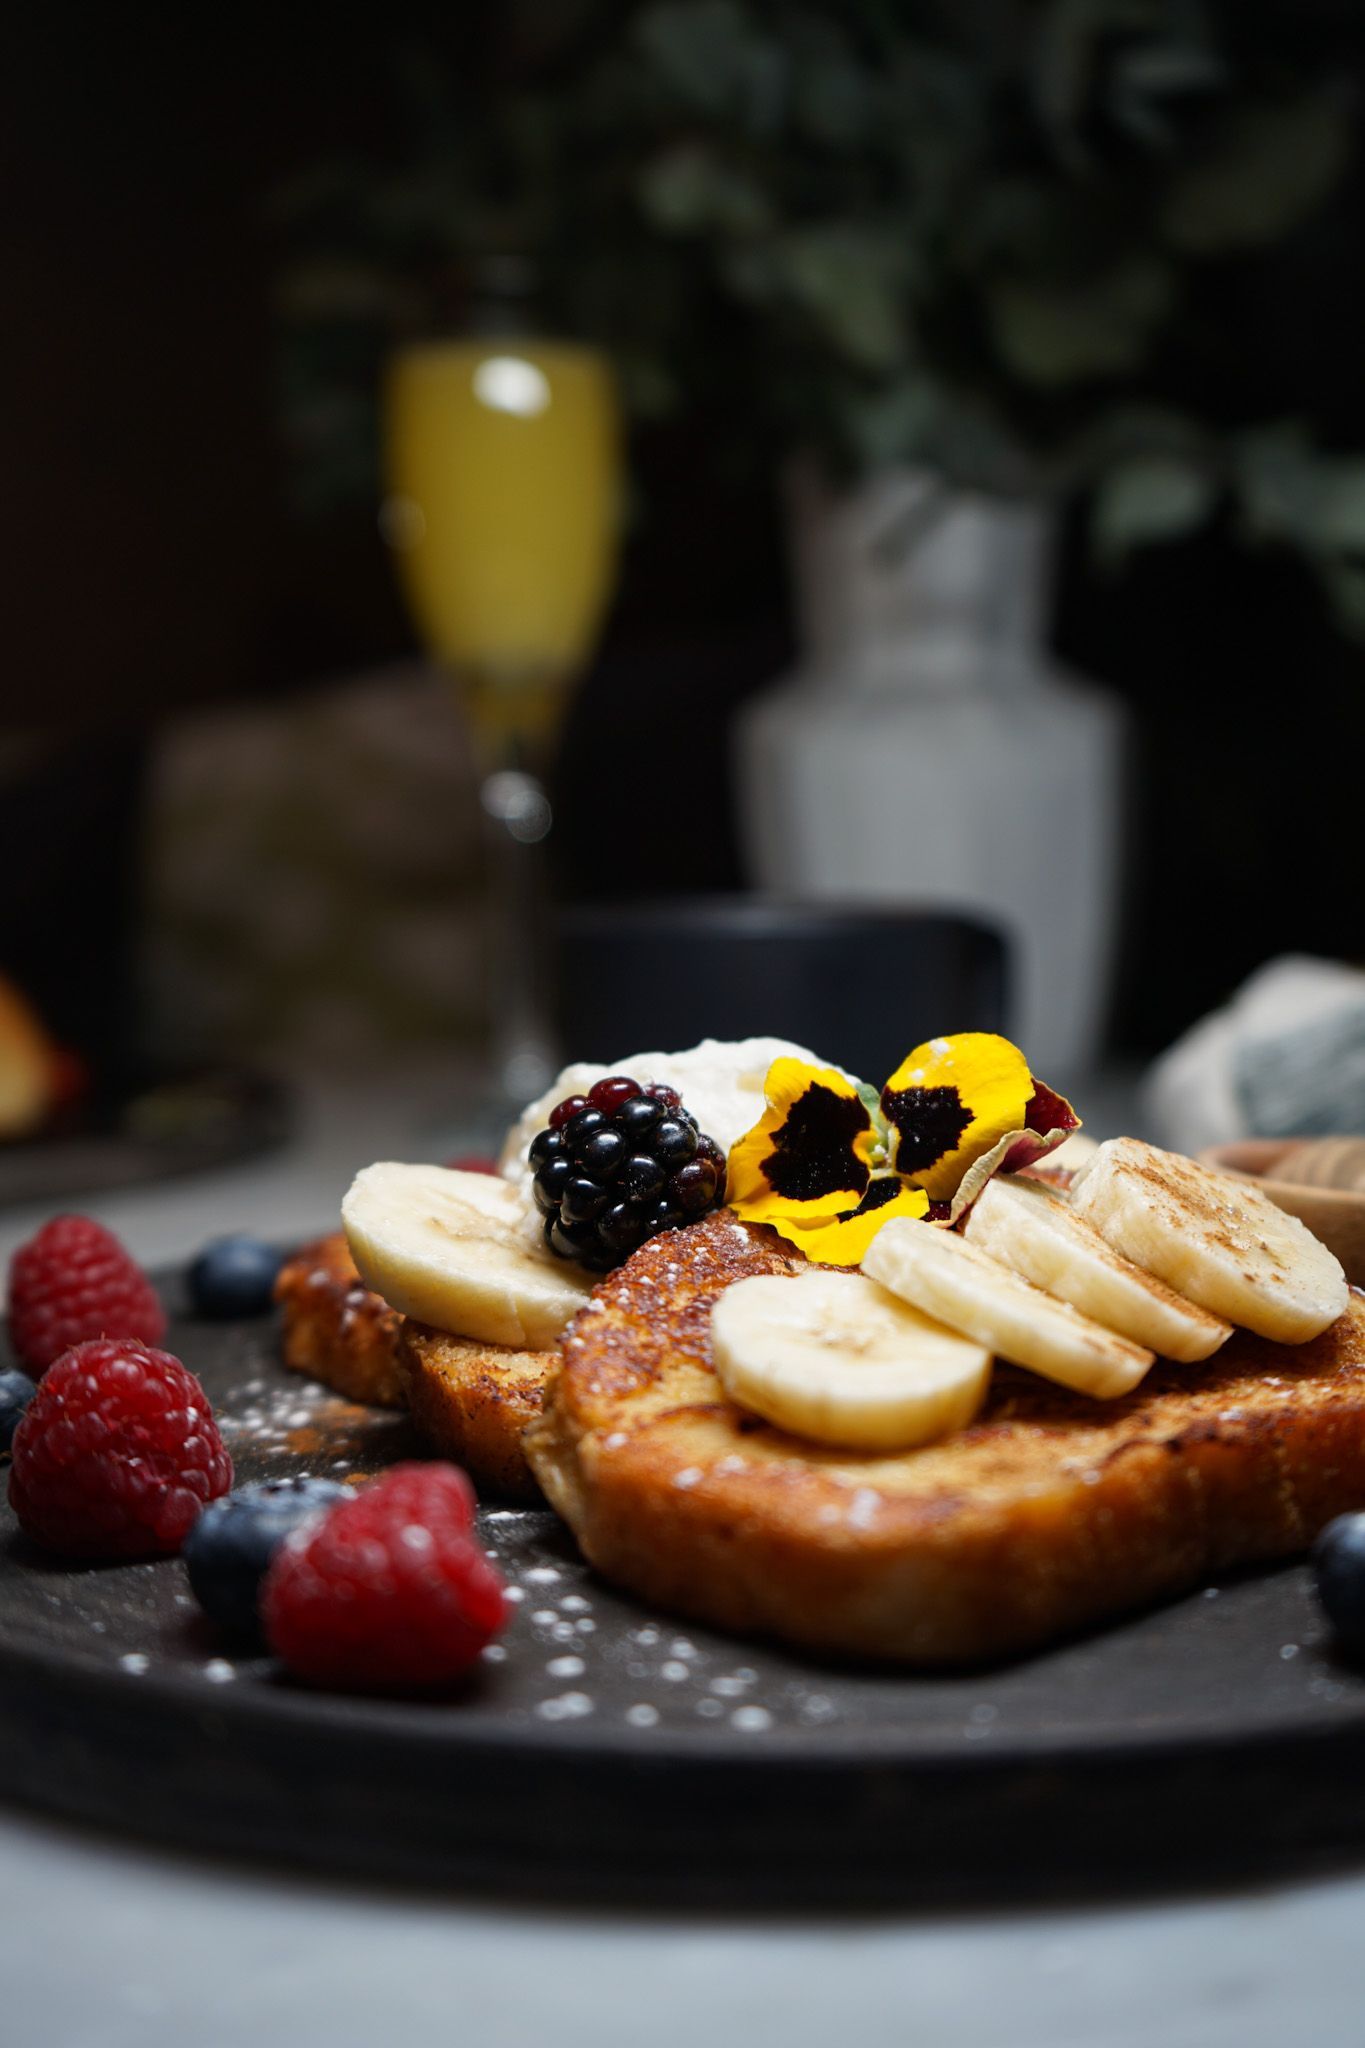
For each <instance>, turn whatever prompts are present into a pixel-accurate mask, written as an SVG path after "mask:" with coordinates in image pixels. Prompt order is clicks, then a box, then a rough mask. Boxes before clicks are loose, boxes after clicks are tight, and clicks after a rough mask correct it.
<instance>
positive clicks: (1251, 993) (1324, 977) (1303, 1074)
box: [1145, 954, 1365, 1152]
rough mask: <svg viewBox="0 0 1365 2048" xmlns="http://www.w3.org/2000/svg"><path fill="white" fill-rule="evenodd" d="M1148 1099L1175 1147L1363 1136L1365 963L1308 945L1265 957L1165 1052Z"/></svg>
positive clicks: (1163, 1135)
mask: <svg viewBox="0 0 1365 2048" xmlns="http://www.w3.org/2000/svg"><path fill="white" fill-rule="evenodd" d="M1145 1107H1146V1110H1147V1114H1148V1116H1149V1118H1150V1120H1151V1123H1152V1126H1153V1129H1154V1131H1155V1134H1156V1136H1157V1138H1158V1140H1159V1142H1160V1143H1162V1144H1164V1145H1168V1146H1169V1147H1170V1148H1171V1149H1172V1150H1173V1151H1177V1152H1198V1151H1200V1150H1202V1148H1203V1147H1204V1146H1206V1145H1226V1144H1230V1143H1231V1142H1232V1141H1233V1140H1235V1139H1237V1138H1252V1137H1254V1138H1281V1137H1285V1138H1287V1137H1300V1136H1303V1137H1312V1136H1317V1135H1322V1136H1327V1135H1331V1136H1336V1135H1365V972H1362V970H1361V969H1359V968H1356V967H1348V966H1346V965H1344V964H1343V963H1341V962H1339V961H1335V960H1315V959H1313V958H1311V957H1310V956H1308V955H1306V954H1285V955H1283V956H1282V957H1281V958H1279V959H1277V960H1271V961H1268V962H1267V964H1266V965H1265V966H1264V967H1261V968H1258V969H1257V971H1256V973H1255V974H1253V975H1252V976H1251V978H1250V980H1248V981H1246V982H1244V983H1243V985H1242V987H1241V988H1240V989H1239V990H1238V991H1237V993H1236V995H1235V996H1234V997H1233V998H1232V1001H1231V1002H1230V1003H1229V1004H1228V1005H1227V1007H1226V1008H1225V1009H1222V1010H1215V1011H1213V1012H1212V1014H1211V1015H1209V1016H1207V1017H1205V1018H1203V1019H1202V1020H1201V1021H1200V1022H1199V1023H1198V1024H1196V1025H1194V1026H1193V1028H1192V1029H1191V1030H1189V1031H1187V1032H1186V1033H1185V1035H1184V1037H1183V1038H1180V1039H1177V1041H1176V1043H1175V1044H1174V1045H1173V1046H1172V1047H1171V1048H1170V1050H1169V1051H1168V1052H1165V1053H1163V1054H1162V1056H1161V1058H1160V1059H1159V1060H1158V1061H1157V1062H1156V1065H1155V1066H1154V1067H1153V1069H1152V1072H1151V1076H1150V1078H1149V1081H1148V1084H1147V1091H1146V1105H1145Z"/></svg>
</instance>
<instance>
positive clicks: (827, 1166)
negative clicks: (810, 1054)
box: [726, 1059, 881, 1223]
mask: <svg viewBox="0 0 1365 2048" xmlns="http://www.w3.org/2000/svg"><path fill="white" fill-rule="evenodd" d="M763 1095H764V1100H765V1101H766V1103H767V1108H766V1109H765V1110H764V1112H763V1115H762V1116H761V1117H760V1119H759V1121H758V1122H757V1123H756V1124H755V1125H754V1128H753V1129H752V1130H751V1131H750V1132H748V1133H747V1135H746V1136H744V1137H743V1138H741V1139H740V1140H739V1142H738V1144H736V1145H734V1146H733V1147H732V1148H731V1151H730V1168H729V1174H728V1177H727V1180H726V1198H727V1200H728V1201H729V1203H730V1206H731V1208H732V1209H737V1210H738V1211H739V1213H740V1215H741V1216H744V1217H747V1219H748V1220H749V1222H751V1223H777V1222H778V1219H779V1218H782V1219H785V1220H790V1221H792V1222H797V1223H799V1222H803V1221H805V1222H809V1223H814V1222H817V1221H819V1220H821V1219H823V1218H825V1217H830V1216H834V1215H837V1214H838V1213H840V1212H841V1211H843V1210H848V1209H853V1208H856V1207H857V1205H858V1203H859V1202H860V1201H861V1199H862V1197H863V1195H864V1194H865V1193H866V1191H867V1184H868V1182H869V1181H870V1180H871V1178H872V1158H873V1153H874V1150H876V1149H879V1148H880V1145H881V1134H880V1133H879V1132H878V1130H877V1128H876V1125H875V1124H874V1123H873V1120H872V1112H871V1110H870V1109H869V1108H868V1106H867V1104H866V1103H865V1102H864V1101H863V1098H862V1096H861V1095H860V1094H859V1093H858V1090H857V1088H856V1086H855V1085H854V1083H853V1082H852V1081H850V1080H849V1078H848V1076H847V1074H841V1073H840V1072H839V1071H838V1069H837V1068H836V1067H811V1066H807V1064H806V1062H805V1061H804V1060H797V1059H780V1060H774V1061H773V1063H772V1065H771V1066H770V1067H769V1069H768V1073H767V1078H766V1079H765V1081H764V1083H763Z"/></svg>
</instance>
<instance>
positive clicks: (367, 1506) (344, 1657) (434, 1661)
mask: <svg viewBox="0 0 1365 2048" xmlns="http://www.w3.org/2000/svg"><path fill="white" fill-rule="evenodd" d="M473 1515H474V1492H473V1488H472V1487H471V1486H470V1484H469V1481H468V1480H467V1479H466V1477H465V1475H464V1473H463V1472H461V1471H460V1470H458V1468H457V1467H456V1466H454V1465H440V1464H431V1465H395V1466H394V1467H393V1469H392V1471H390V1472H386V1473H385V1474H384V1476H383V1477H382V1478H380V1479H376V1480H373V1481H371V1483H370V1485H368V1486H367V1487H365V1488H364V1489H363V1490H362V1491H361V1492H360V1493H358V1494H356V1495H355V1497H354V1498H353V1499H351V1500H347V1501H343V1502H342V1503H341V1505H340V1506H339V1507H335V1508H333V1509H331V1510H330V1512H329V1513H328V1514H326V1515H325V1516H324V1517H323V1519H322V1520H321V1521H320V1522H314V1523H311V1524H310V1525H309V1526H307V1527H306V1528H302V1529H299V1530H298V1531H296V1532H295V1534H294V1535H292V1536H290V1537H288V1538H287V1539H286V1541H285V1543H284V1544H283V1546H282V1548H281V1549H280V1550H279V1551H278V1552H277V1554H276V1556H275V1559H274V1562H273V1563H272V1564H271V1566H270V1570H269V1571H268V1572H267V1574H266V1580H265V1586H264V1588H263V1590H262V1596H261V1612H262V1615H263V1617H264V1620H265V1629H266V1635H267V1637H268V1638H269V1641H270V1645H271V1648H272V1649H273V1650H275V1651H276V1653H277V1654H278V1655H279V1656H280V1657H282V1658H283V1659H284V1662H285V1663H286V1664H287V1665H288V1667H289V1669H290V1670H291V1671H292V1672H294V1673H295V1675H296V1676H297V1677H299V1678H306V1679H310V1680H311V1681H312V1682H313V1683H314V1684H316V1685H335V1686H344V1687H348V1688H351V1689H353V1690H362V1691H402V1692H411V1691H419V1690H420V1691H430V1690H432V1689H435V1688H439V1687H443V1686H448V1685H449V1684H451V1682H452V1681H453V1680H455V1679H456V1678H458V1677H459V1676H460V1674H461V1673H462V1672H464V1671H465V1670H467V1668H468V1667H469V1665H470V1664H471V1663H473V1661H474V1659H475V1658H476V1657H477V1656H478V1654H479V1651H480V1650H481V1649H482V1648H483V1646H484V1644H485V1643H486V1642H487V1641H488V1640H489V1638H490V1637H491V1636H494V1635H496V1634H497V1632H498V1630H499V1629H500V1628H501V1627H502V1626H503V1623H504V1622H505V1621H506V1619H507V1603H506V1601H505V1599H504V1597H503V1590H502V1581H501V1579H500V1578H499V1577H498V1575H497V1573H496V1572H495V1571H494V1570H493V1567H492V1566H491V1565H490V1564H489V1562H488V1560H487V1558H486V1557H485V1556H484V1554H483V1551H482V1549H481V1547H480V1545H479V1541H478V1538H477V1536H476V1535H475V1534H474V1533H473Z"/></svg>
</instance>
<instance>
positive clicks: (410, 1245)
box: [341, 1161, 592, 1351]
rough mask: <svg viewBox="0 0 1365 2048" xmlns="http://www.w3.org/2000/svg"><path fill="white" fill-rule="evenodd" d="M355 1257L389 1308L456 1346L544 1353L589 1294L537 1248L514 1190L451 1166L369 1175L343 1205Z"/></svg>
mask: <svg viewBox="0 0 1365 2048" xmlns="http://www.w3.org/2000/svg"><path fill="white" fill-rule="evenodd" d="M341 1221H342V1225H343V1227H344V1229H345V1232H346V1242H347V1243H348V1244H349V1245H350V1247H351V1257H352V1258H353V1259H354V1260H355V1262H356V1265H357V1266H358V1267H359V1269H360V1276H361V1278H362V1279H363V1280H364V1282H365V1284H366V1286H367V1287H372V1288H373V1289H374V1291H375V1293H376V1294H380V1295H382V1296H383V1297H384V1300H385V1301H387V1302H388V1304H389V1306H390V1308H396V1309H398V1310H399V1311H400V1312H401V1313H402V1314H403V1315H408V1316H413V1317H415V1318H416V1320H417V1321H418V1322H421V1323H431V1324H433V1325H434V1327H435V1328H436V1329H438V1330H447V1331H449V1332H450V1334H451V1335H452V1336H456V1337H469V1338H473V1339H474V1340H476V1341H477V1342H479V1343H483V1344H506V1345H509V1346H510V1347H511V1348H512V1349H513V1350H517V1351H545V1350H549V1349H550V1348H551V1347H552V1346H553V1345H554V1343H555V1341H556V1339H557V1338H558V1336H559V1333H560V1331H561V1330H562V1329H563V1328H564V1326H565V1324H566V1323H567V1322H568V1321H569V1319H570V1318H571V1317H572V1316H574V1315H576V1314H577V1312H578V1310H579V1309H580V1308H582V1306H583V1303H584V1302H585V1301H586V1300H587V1298H588V1295H589V1293H590V1292H591V1290H592V1281H591V1280H590V1279H589V1277H588V1275H587V1274H586V1273H583V1272H580V1271H579V1270H577V1269H576V1268H575V1267H573V1266H571V1265H568V1264H567V1263H566V1262H565V1261H564V1260H563V1259H557V1258H556V1257H555V1256H554V1254H553V1253H552V1252H550V1251H549V1250H545V1249H542V1248H541V1247H540V1246H539V1245H537V1243H536V1241H535V1239H534V1238H533V1237H531V1236H530V1235H529V1234H528V1232H527V1229H526V1205H525V1202H524V1200H523V1198H522V1196H521V1195H520V1194H519V1193H518V1191H517V1190H516V1188H514V1187H513V1186H512V1185H511V1184H510V1183H509V1182H508V1181H505V1180H499V1179H498V1178H497V1177H496V1176H495V1175H493V1174H489V1173H459V1172H456V1171H455V1170H454V1169H453V1168H450V1167H444V1166H401V1165H398V1164H395V1163H394V1162H392V1161H384V1162H381V1163H380V1164H379V1165H378V1166H367V1167H366V1168H365V1169H364V1171H363V1172H361V1173H358V1174H357V1175H356V1177H355V1179H354V1180H353V1181H352V1183H351V1186H350V1190H349V1192H348V1193H347V1196H346V1199H345V1201H344V1202H343V1203H342V1205H341Z"/></svg>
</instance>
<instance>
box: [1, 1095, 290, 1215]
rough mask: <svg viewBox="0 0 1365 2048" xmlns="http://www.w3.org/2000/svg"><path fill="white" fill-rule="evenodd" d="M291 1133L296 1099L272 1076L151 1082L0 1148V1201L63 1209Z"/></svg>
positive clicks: (263, 1148) (251, 1151) (262, 1147)
mask: <svg viewBox="0 0 1365 2048" xmlns="http://www.w3.org/2000/svg"><path fill="white" fill-rule="evenodd" d="M292 1126H293V1111H292V1106H291V1102H290V1097H289V1094H288V1092H287V1090H286V1089H285V1088H284V1087H283V1086H282V1085H281V1084H280V1083H279V1082H278V1081H276V1080H274V1079H272V1077H271V1076H270V1075H268V1074H260V1073H254V1072H252V1071H250V1070H249V1069H245V1068H226V1069H213V1070H206V1071H201V1072H197V1073H188V1074H186V1073H180V1074H160V1075H154V1076H150V1077H149V1076H143V1077H141V1078H140V1079H138V1080H137V1081H135V1082H130V1083H128V1085H127V1086H125V1087H122V1088H120V1089H117V1090H115V1091H113V1092H112V1093H110V1094H109V1095H108V1096H107V1097H104V1098H102V1099H100V1100H97V1101H94V1102H92V1103H90V1104H88V1105H86V1106H84V1107H82V1108H81V1109H79V1110H73V1111H69V1112H67V1115H66V1119H65V1121H63V1122H62V1123H61V1124H60V1125H59V1126H58V1127H57V1128H54V1129H52V1130H50V1131H46V1132H44V1133H43V1134H42V1135H41V1136H40V1137H36V1138H25V1139H11V1140H9V1141H8V1142H5V1143H0V1203H10V1202H60V1201H63V1200H65V1199H66V1197H67V1196H68V1195H77V1194H78V1195H81V1196H83V1197H89V1196H90V1195H92V1194H96V1193H99V1192H102V1191H103V1190H104V1189H107V1188H123V1187H133V1186H135V1185H137V1184H138V1183H140V1182H143V1181H150V1180H164V1179H166V1178H167V1177H168V1176H169V1175H171V1174H176V1173H203V1172H206V1171H207V1170H208V1169H209V1168H210V1167H214V1166H230V1165H233V1164H234V1163H235V1162H236V1161H237V1160H239V1159H248V1158H252V1157H254V1156H255V1155H256V1154H257V1153H260V1152H267V1151H269V1150H271V1149H272V1148H273V1147H274V1146H276V1145H280V1144H283V1142H284V1140H285V1139H286V1138H287V1137H288V1136H289V1133H290V1130H291V1129H292Z"/></svg>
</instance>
